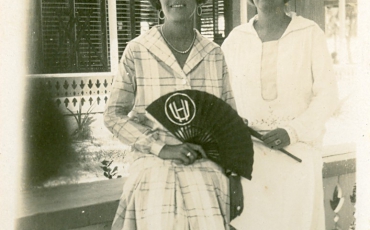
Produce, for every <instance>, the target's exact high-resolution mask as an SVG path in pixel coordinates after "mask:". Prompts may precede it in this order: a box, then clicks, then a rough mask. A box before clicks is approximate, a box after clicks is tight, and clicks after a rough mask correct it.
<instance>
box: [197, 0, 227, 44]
mask: <svg viewBox="0 0 370 230" xmlns="http://www.w3.org/2000/svg"><path fill="white" fill-rule="evenodd" d="M202 8H203V13H202V15H201V18H200V32H201V34H202V35H204V36H205V37H207V38H209V39H211V40H213V41H214V42H216V43H218V44H221V43H222V42H223V40H224V39H225V17H224V16H225V14H224V13H225V5H224V0H209V1H208V2H207V3H206V4H204V5H203V7H202Z"/></svg>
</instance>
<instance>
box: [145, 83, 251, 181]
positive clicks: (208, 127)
mask: <svg viewBox="0 0 370 230" xmlns="http://www.w3.org/2000/svg"><path fill="white" fill-rule="evenodd" d="M146 110H147V112H148V113H149V114H150V115H151V116H152V117H153V118H155V119H156V120H157V121H158V122H159V123H160V124H161V125H162V126H163V127H165V128H166V129H167V130H168V131H170V132H171V133H172V134H173V135H174V136H175V137H177V138H178V139H179V140H180V141H182V142H188V143H194V144H198V145H201V146H202V147H203V149H204V150H205V152H206V154H207V157H208V158H209V159H210V160H212V161H214V162H216V163H217V164H219V165H220V166H222V167H224V168H225V169H228V170H231V171H233V172H235V173H237V174H239V175H241V176H243V177H245V178H247V179H251V178H252V177H251V174H252V166H253V142H252V140H251V136H250V133H249V131H248V127H247V126H246V125H245V124H244V121H243V119H242V118H241V117H240V116H239V115H238V113H237V112H236V111H235V110H234V109H233V108H232V107H231V106H230V105H229V104H227V103H226V102H224V101H223V100H221V99H219V98H218V97H216V96H214V95H212V94H209V93H206V92H202V91H197V90H182V91H176V92H172V93H169V94H166V95H164V96H162V97H160V98H158V99H157V100H155V101H154V102H152V103H151V104H150V105H149V106H148V107H147V109H146Z"/></svg>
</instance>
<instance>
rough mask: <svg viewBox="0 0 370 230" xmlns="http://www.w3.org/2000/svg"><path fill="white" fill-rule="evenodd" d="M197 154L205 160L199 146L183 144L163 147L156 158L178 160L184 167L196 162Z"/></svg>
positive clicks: (204, 154)
mask: <svg viewBox="0 0 370 230" xmlns="http://www.w3.org/2000/svg"><path fill="white" fill-rule="evenodd" d="M199 154H201V155H202V156H203V157H205V158H206V153H205V151H204V150H203V148H202V147H201V146H200V145H196V144H190V143H184V144H180V145H165V146H164V147H163V148H162V150H161V152H160V153H159V155H158V156H159V157H160V158H162V159H172V160H180V161H181V162H182V163H183V164H184V165H189V164H192V163H194V161H196V160H197V158H198V155H199Z"/></svg>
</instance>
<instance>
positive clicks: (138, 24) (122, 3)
mask: <svg viewBox="0 0 370 230" xmlns="http://www.w3.org/2000/svg"><path fill="white" fill-rule="evenodd" d="M116 7H117V33H118V52H119V53H118V56H119V57H121V56H122V53H123V50H124V49H125V47H126V45H127V42H129V41H130V40H132V39H134V38H135V37H137V36H139V35H140V34H141V33H143V32H145V31H147V30H148V29H150V28H152V27H153V26H154V25H157V24H158V23H159V20H158V14H157V11H156V10H155V9H154V8H153V7H152V6H151V5H150V3H149V1H147V0H117V6H116Z"/></svg>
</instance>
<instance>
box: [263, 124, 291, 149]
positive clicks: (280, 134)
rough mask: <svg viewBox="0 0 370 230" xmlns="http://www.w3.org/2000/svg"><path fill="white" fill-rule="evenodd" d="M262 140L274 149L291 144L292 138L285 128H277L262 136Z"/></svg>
mask: <svg viewBox="0 0 370 230" xmlns="http://www.w3.org/2000/svg"><path fill="white" fill-rule="evenodd" d="M261 139H262V141H263V142H264V143H265V144H266V145H267V146H268V147H270V148H272V149H281V148H284V147H286V146H288V145H289V144H290V138H289V135H288V133H287V132H286V130H285V129H281V128H278V129H275V130H272V131H271V132H268V133H267V134H265V135H264V136H262V138H261Z"/></svg>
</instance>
